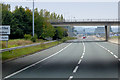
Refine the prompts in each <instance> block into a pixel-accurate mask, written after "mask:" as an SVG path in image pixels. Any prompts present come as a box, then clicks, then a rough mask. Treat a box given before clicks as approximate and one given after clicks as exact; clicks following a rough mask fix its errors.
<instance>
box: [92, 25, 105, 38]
mask: <svg viewBox="0 0 120 80" xmlns="http://www.w3.org/2000/svg"><path fill="white" fill-rule="evenodd" d="M94 33H95V34H96V35H100V36H101V37H103V36H105V28H104V27H97V28H95V32H94Z"/></svg>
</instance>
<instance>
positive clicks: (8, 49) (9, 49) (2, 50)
mask: <svg viewBox="0 0 120 80" xmlns="http://www.w3.org/2000/svg"><path fill="white" fill-rule="evenodd" d="M55 41H56V40H54V41H48V42H44V44H47V43H51V42H55ZM40 44H41V43H36V44H30V45H25V46H18V47H13V48H7V49H1V50H0V53H2V52H5V51H11V50H15V49H20V48H26V47H31V46H37V45H40Z"/></svg>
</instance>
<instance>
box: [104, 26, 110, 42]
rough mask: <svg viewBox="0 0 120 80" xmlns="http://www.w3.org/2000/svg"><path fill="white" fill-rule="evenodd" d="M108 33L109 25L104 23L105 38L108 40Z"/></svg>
mask: <svg viewBox="0 0 120 80" xmlns="http://www.w3.org/2000/svg"><path fill="white" fill-rule="evenodd" d="M109 35H110V26H108V25H106V26H105V39H106V41H108V39H109Z"/></svg>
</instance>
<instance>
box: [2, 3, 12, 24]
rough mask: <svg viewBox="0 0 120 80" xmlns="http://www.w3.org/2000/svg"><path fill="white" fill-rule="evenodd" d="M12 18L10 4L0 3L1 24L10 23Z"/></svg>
mask: <svg viewBox="0 0 120 80" xmlns="http://www.w3.org/2000/svg"><path fill="white" fill-rule="evenodd" d="M11 20H12V13H11V11H10V5H8V4H7V5H5V4H2V24H3V25H10V24H11Z"/></svg>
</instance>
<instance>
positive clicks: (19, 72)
mask: <svg viewBox="0 0 120 80" xmlns="http://www.w3.org/2000/svg"><path fill="white" fill-rule="evenodd" d="M71 44H72V43H70V44H69V45H67V46H66V47H64V48H63V49H61V50H60V51H58V52H56V53H54V54H53V55H50V56H48V57H46V58H44V59H42V60H40V61H38V62H36V63H34V64H32V65H30V66H27V67H25V68H23V69H21V70H19V71H17V72H14V73H12V74H10V75H8V76H6V77H4V79H7V78H10V77H12V76H14V75H16V74H18V73H20V72H22V71H24V70H26V69H28V68H31V67H33V66H35V65H37V64H39V63H41V62H43V61H45V60H47V59H49V58H51V57H53V56H55V55H57V54H58V53H60V52H62V51H63V50H65V49H66V48H68V47H69V46H70V45H71Z"/></svg>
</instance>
